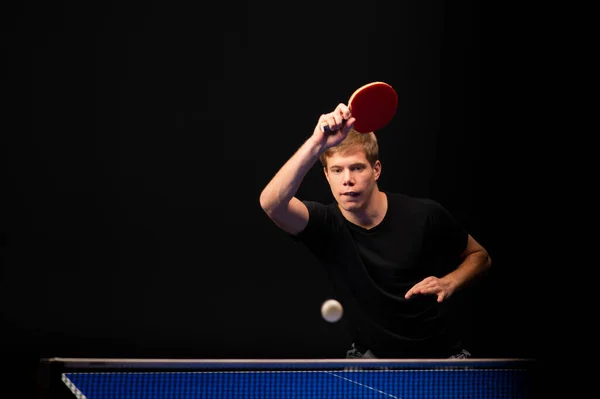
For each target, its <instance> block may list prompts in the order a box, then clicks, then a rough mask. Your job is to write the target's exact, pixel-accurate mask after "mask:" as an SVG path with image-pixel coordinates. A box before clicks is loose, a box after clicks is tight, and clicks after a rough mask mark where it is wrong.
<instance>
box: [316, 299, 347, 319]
mask: <svg viewBox="0 0 600 399" xmlns="http://www.w3.org/2000/svg"><path fill="white" fill-rule="evenodd" d="M343 314H344V308H342V305H341V304H340V303H339V302H338V301H336V300H335V299H328V300H326V301H325V302H323V305H321V315H322V316H323V318H324V319H325V320H326V321H328V322H330V323H335V322H336V321H338V320H339V319H341V318H342V315H343Z"/></svg>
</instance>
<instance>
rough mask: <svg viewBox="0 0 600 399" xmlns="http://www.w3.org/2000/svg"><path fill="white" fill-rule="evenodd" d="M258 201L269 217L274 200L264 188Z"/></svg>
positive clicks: (273, 206) (273, 207)
mask: <svg viewBox="0 0 600 399" xmlns="http://www.w3.org/2000/svg"><path fill="white" fill-rule="evenodd" d="M259 203H260V207H261V209H262V210H263V211H264V212H265V213H266V214H267V215H269V217H270V216H271V215H272V214H273V210H274V209H275V204H276V202H275V201H274V200H273V196H272V195H270V193H269V192H268V191H267V190H266V189H265V190H263V191H262V192H261V193H260V198H259Z"/></svg>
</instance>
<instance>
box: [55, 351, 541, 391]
mask: <svg viewBox="0 0 600 399" xmlns="http://www.w3.org/2000/svg"><path fill="white" fill-rule="evenodd" d="M72 366H73V365H71V367H68V368H67V369H65V370H63V372H62V373H61V381H62V383H63V384H64V387H65V388H67V390H68V391H69V392H70V393H71V394H72V395H73V396H72V397H74V398H78V399H84V398H85V399H94V398H102V399H107V398H118V399H141V398H152V399H162V398H164V399H167V398H168V399H192V398H194V399H200V398H202V399H204V398H207V399H208V398H210V399H225V398H231V399H233V398H235V399H259V398H260V399H282V398H285V399H317V398H318V399H321V398H332V399H335V398H357V399H362V398H377V399H384V398H385V399H394V398H396V399H416V398H423V399H425V398H427V399H433V398H436V399H437V398H449V399H450V398H465V399H504V398H506V399H509V398H510V399H519V398H533V397H534V396H533V395H534V388H535V386H534V374H533V373H534V369H533V367H532V364H531V362H526V361H514V360H510V361H507V360H505V361H501V360H490V361H472V360H471V361H467V360H454V361H447V362H427V361H402V362H394V361H389V362H384V361H376V362H375V361H367V360H364V361H353V362H337V361H332V362H315V363H311V362H301V363H298V362H291V361H281V362H270V363H267V362H263V363H252V362H249V363H244V361H239V362H238V363H235V362H227V363H218V362H210V363H189V364H186V365H183V364H180V363H179V364H178V363H171V364H169V366H168V367H164V365H160V364H154V366H152V365H149V364H146V366H145V367H141V365H140V364H125V363H123V364H117V363H112V364H110V367H108V365H104V366H105V367H100V368H98V367H95V368H94V367H90V365H87V367H79V368H78V367H72Z"/></svg>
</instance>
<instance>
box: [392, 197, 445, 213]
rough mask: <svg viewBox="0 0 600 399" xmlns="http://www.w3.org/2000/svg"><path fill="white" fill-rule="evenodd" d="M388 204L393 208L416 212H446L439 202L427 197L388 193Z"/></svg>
mask: <svg viewBox="0 0 600 399" xmlns="http://www.w3.org/2000/svg"><path fill="white" fill-rule="evenodd" d="M386 195H387V198H388V204H389V205H390V206H392V207H402V208H403V209H412V210H414V211H416V212H425V213H429V212H438V211H444V207H443V206H442V205H441V204H440V203H439V202H437V201H435V200H433V199H431V198H427V197H415V196H411V195H407V194H401V193H389V192H386Z"/></svg>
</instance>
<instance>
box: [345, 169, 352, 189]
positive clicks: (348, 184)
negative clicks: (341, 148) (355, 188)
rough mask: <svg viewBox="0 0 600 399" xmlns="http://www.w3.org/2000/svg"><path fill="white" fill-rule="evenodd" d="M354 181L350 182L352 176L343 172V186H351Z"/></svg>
mask: <svg viewBox="0 0 600 399" xmlns="http://www.w3.org/2000/svg"><path fill="white" fill-rule="evenodd" d="M353 184H354V181H353V180H352V174H351V173H350V171H349V170H346V171H345V172H344V186H352V185H353Z"/></svg>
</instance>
